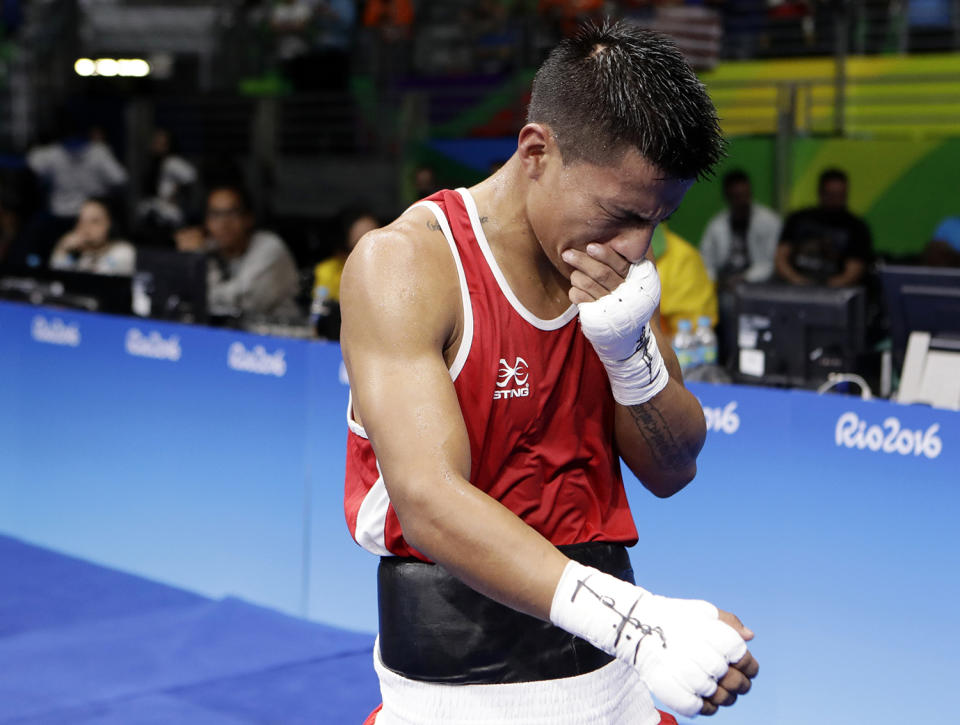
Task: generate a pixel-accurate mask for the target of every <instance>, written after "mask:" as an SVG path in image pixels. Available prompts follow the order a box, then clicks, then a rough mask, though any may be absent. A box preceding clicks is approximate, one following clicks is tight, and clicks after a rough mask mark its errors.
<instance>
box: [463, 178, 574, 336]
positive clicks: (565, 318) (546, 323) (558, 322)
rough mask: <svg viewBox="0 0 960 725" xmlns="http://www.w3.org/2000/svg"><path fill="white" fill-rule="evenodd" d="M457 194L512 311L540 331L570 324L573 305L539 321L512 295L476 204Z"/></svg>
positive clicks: (466, 195) (467, 196) (465, 195)
mask: <svg viewBox="0 0 960 725" xmlns="http://www.w3.org/2000/svg"><path fill="white" fill-rule="evenodd" d="M457 193H458V194H460V196H461V197H463V203H464V206H466V207H467V216H469V217H470V224H471V226H472V227H473V234H474V236H476V238H477V242H478V243H479V244H480V251H481V252H483V256H484V258H486V260H487V265H489V267H490V271H491V272H493V276H494V277H495V278H496V280H497V284H498V285H500V291H501V292H503V296H504V297H506V298H507V301H508V302H509V303H510V305H511V306H512V307H513V309H515V310H516V311H517V313H518V314H519V315H520V316H521V317H522V318H523V319H525V320H526V321H527V322H529V323H530V324H531V325H533V326H534V327H536V328H537V329H540V330H559V329H560V328H561V327H563V326H564V325H566V324H567V323H568V322H570V320H572V319H573V318H574V317H576V316H577V311H578V310H577V306H576V305H574V304H571V305H570V306H569V307H568V308H567V309H566V311H564V313H563V314H562V315H560V316H559V317H555V318H553V319H552V320H544V319H541V318H539V317H537V316H536V315H535V314H533V313H532V312H531V311H530V310H528V309H527V308H526V307H524V305H523V303H522V302H521V301H520V300H519V299H518V298H517V296H516V295H515V294H514V293H513V290H512V289H510V285H509V283H508V282H507V278H506V277H504V276H503V271H502V270H501V269H500V265H499V264H497V260H496V257H494V256H493V250H491V249H490V244H489V242H487V236H486V234H484V233H483V226H482V225H481V224H480V215H479V213H478V212H477V203H476V202H475V201H474V200H473V197H472V196H471V195H470V192H469V191H467V190H466V189H464V188H462V187H461V188H459V189H457Z"/></svg>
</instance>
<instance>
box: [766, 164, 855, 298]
mask: <svg viewBox="0 0 960 725" xmlns="http://www.w3.org/2000/svg"><path fill="white" fill-rule="evenodd" d="M847 189H848V183H847V175H846V173H844V172H843V171H840V170H839V169H827V170H826V171H824V172H823V173H822V174H820V183H819V186H818V192H819V198H820V202H819V204H818V205H817V206H813V207H808V208H806V209H801V210H800V211H796V212H793V213H792V214H791V215H790V216H788V217H787V220H786V222H785V223H784V225H783V233H782V234H781V236H780V244H779V246H778V247H777V257H776V268H777V274H778V275H779V276H780V278H781V279H783V280H785V281H786V282H788V283H790V284H795V285H810V284H815V285H824V286H827V287H852V286H855V285H859V284H862V283H863V281H864V277H865V276H866V272H867V265H868V264H869V263H870V259H871V257H872V254H873V243H872V241H871V237H870V228H869V227H868V226H867V224H866V222H864V221H863V219H861V218H860V217H858V216H856V215H854V214H852V213H851V212H850V211H849V210H848V209H847Z"/></svg>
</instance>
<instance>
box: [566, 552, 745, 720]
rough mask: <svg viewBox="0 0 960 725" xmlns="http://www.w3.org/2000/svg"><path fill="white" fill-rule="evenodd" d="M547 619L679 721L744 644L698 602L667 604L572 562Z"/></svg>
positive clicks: (714, 685) (697, 707)
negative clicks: (618, 668)
mask: <svg viewBox="0 0 960 725" xmlns="http://www.w3.org/2000/svg"><path fill="white" fill-rule="evenodd" d="M550 621H551V622H552V623H553V624H555V625H556V626H558V627H560V628H562V629H565V630H566V631H568V632H570V633H571V634H575V635H577V636H578V637H582V638H583V639H585V640H587V641H588V642H590V644H592V645H593V646H594V647H597V648H598V649H601V650H603V651H604V652H606V653H607V654H610V655H613V656H614V657H616V658H618V659H620V660H623V661H624V662H627V663H629V664H631V665H633V666H634V667H635V668H636V669H637V672H639V674H640V677H642V678H643V680H644V682H646V683H647V687H649V688H650V691H651V692H652V693H653V694H654V695H656V696H657V697H658V698H659V699H660V701H661V702H662V703H663V704H664V705H666V706H667V707H669V708H670V709H672V710H675V711H676V712H678V713H680V714H681V715H683V716H684V717H693V716H694V715H697V714H698V713H699V712H700V708H701V707H703V701H702V698H704V697H710V696H711V695H712V694H713V693H714V692H716V690H717V680H719V679H720V678H721V677H723V675H724V674H725V673H726V671H727V667H728V663H730V662H737V661H738V660H740V658H742V657H743V656H744V655H745V654H746V653H747V644H746V642H744V641H743V639H742V638H741V637H740V635H739V634H737V633H736V631H734V629H733V628H732V627H730V626H728V625H726V624H724V623H723V622H721V621H720V620H719V619H718V613H717V608H716V607H715V606H713V605H712V604H710V603H709V602H705V601H702V600H699V599H668V598H667V597H661V596H658V595H656V594H651V593H650V592H648V591H647V590H646V589H642V588H641V587H638V586H634V585H633V584H628V583H627V582H625V581H621V580H620V579H617V578H616V577H613V576H610V575H609V574H604V573H603V572H601V571H598V570H597V569H594V568H592V567H588V566H583V565H582V564H578V563H577V562H575V561H571V562H570V563H569V564H567V568H566V569H564V571H563V576H562V577H561V578H560V583H559V584H558V585H557V590H556V591H555V592H554V595H553V604H552V605H551V607H550Z"/></svg>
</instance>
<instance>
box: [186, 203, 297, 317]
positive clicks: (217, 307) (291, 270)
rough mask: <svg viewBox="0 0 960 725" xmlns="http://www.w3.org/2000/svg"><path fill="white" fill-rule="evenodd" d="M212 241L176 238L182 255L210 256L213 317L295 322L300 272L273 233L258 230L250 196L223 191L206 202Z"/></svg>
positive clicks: (211, 308) (209, 285)
mask: <svg viewBox="0 0 960 725" xmlns="http://www.w3.org/2000/svg"><path fill="white" fill-rule="evenodd" d="M206 228H207V233H208V235H209V238H208V239H204V238H203V237H202V236H201V235H197V234H193V235H191V234H188V233H186V230H180V231H179V232H178V233H177V236H176V241H177V247H178V249H180V251H187V252H193V251H201V250H206V251H208V252H210V254H211V264H210V274H209V277H208V297H209V300H208V302H209V305H210V311H211V312H212V313H214V314H241V315H245V316H260V315H262V316H271V317H276V318H283V317H293V316H296V314H297V306H296V303H295V302H294V299H295V297H296V295H297V291H298V275H297V267H296V264H295V263H294V261H293V256H291V254H290V252H289V250H288V249H287V247H286V245H284V243H283V241H282V240H281V239H280V237H278V236H277V235H276V234H274V233H273V232H268V231H265V230H255V229H254V217H253V212H252V211H251V206H250V202H249V198H248V197H247V195H246V192H245V191H244V190H243V189H241V188H240V187H238V186H228V185H224V186H218V187H216V188H214V189H213V190H212V191H211V192H210V195H209V196H208V197H207V211H206Z"/></svg>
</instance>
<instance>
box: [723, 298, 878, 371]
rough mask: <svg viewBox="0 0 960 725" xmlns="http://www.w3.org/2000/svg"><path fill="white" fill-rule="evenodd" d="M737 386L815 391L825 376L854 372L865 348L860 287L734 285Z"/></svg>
mask: <svg viewBox="0 0 960 725" xmlns="http://www.w3.org/2000/svg"><path fill="white" fill-rule="evenodd" d="M737 322H738V329H737V360H736V362H737V374H736V377H737V379H738V380H739V381H740V382H749V383H761V384H765V385H779V386H789V387H816V386H817V385H819V384H820V383H823V382H824V381H826V379H827V377H828V375H829V374H830V373H831V372H857V368H858V365H859V357H860V355H861V354H862V353H863V350H864V347H865V343H866V293H865V291H864V289H863V288H862V287H844V288H840V289H832V288H827V287H814V286H811V287H794V286H788V285H770V284H764V285H749V284H744V285H740V286H739V287H738V288H737Z"/></svg>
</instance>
